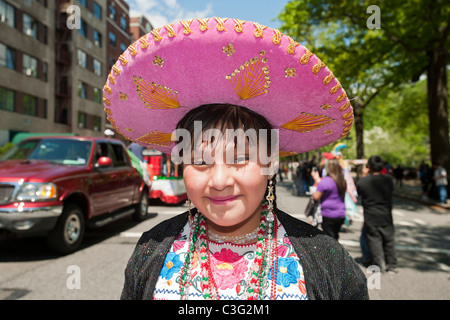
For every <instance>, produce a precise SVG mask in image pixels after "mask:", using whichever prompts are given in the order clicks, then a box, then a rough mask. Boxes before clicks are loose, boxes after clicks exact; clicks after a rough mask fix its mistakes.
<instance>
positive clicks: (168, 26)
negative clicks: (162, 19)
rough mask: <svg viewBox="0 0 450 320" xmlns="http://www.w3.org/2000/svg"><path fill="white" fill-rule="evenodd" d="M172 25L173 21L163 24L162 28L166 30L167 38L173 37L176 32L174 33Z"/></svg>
mask: <svg viewBox="0 0 450 320" xmlns="http://www.w3.org/2000/svg"><path fill="white" fill-rule="evenodd" d="M173 25H174V23H171V24H166V25H165V26H164V28H165V29H166V31H167V36H168V37H169V38H173V37H175V36H176V35H177V34H176V33H175V30H173Z"/></svg>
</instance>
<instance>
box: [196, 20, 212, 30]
mask: <svg viewBox="0 0 450 320" xmlns="http://www.w3.org/2000/svg"><path fill="white" fill-rule="evenodd" d="M208 20H209V18H207V19H197V21H198V22H199V23H200V24H199V25H198V28H199V29H200V31H206V30H208V29H209V27H208Z"/></svg>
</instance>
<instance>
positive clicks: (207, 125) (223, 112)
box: [176, 103, 276, 208]
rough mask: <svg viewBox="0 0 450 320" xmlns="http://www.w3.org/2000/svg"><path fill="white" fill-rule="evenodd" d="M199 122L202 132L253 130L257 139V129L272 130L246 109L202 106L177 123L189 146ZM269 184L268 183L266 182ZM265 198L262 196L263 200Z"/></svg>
mask: <svg viewBox="0 0 450 320" xmlns="http://www.w3.org/2000/svg"><path fill="white" fill-rule="evenodd" d="M195 121H201V124H202V132H204V131H206V130H208V129H219V130H220V131H221V132H224V131H225V130H226V129H239V128H240V129H244V130H248V129H254V130H255V131H256V134H257V138H258V139H259V138H260V137H259V129H266V130H267V131H268V132H269V133H270V132H271V129H273V126H272V124H271V123H270V122H269V121H268V120H267V119H266V118H265V117H263V116H262V115H260V114H258V113H256V112H254V111H252V110H250V109H248V108H246V107H241V106H237V105H233V104H227V103H214V104H204V105H201V106H199V107H197V108H194V109H192V110H190V111H189V112H188V113H186V115H185V116H184V117H183V118H182V119H181V120H180V121H179V122H178V124H177V127H176V128H177V129H186V130H187V131H188V132H189V133H190V134H191V139H192V141H191V145H194V143H193V142H194V139H195V138H194V122H195ZM266 143H267V151H268V152H271V150H272V139H271V135H270V134H268V136H267V141H266ZM268 183H269V181H268ZM275 185H276V174H275V175H274V176H273V177H272V186H273V191H274V196H275V199H274V201H273V205H274V208H276V192H275ZM266 196H267V190H266V194H265V195H264V200H265V199H266Z"/></svg>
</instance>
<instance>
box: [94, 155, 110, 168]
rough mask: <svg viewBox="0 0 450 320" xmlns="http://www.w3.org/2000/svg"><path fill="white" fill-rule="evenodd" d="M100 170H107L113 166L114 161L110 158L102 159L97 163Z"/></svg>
mask: <svg viewBox="0 0 450 320" xmlns="http://www.w3.org/2000/svg"><path fill="white" fill-rule="evenodd" d="M97 165H98V167H99V168H107V167H111V166H112V160H111V158H108V157H100V158H99V159H98V161H97Z"/></svg>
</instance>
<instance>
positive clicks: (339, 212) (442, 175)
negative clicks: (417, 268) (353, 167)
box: [280, 155, 448, 273]
mask: <svg viewBox="0 0 450 320" xmlns="http://www.w3.org/2000/svg"><path fill="white" fill-rule="evenodd" d="M339 160H341V161H339ZM343 163H345V162H344V161H343V160H342V158H341V157H340V156H339V155H337V156H332V157H323V160H322V161H321V162H320V163H315V162H314V161H313V160H309V161H300V162H294V163H282V164H281V165H280V168H281V169H280V178H281V179H282V178H283V175H285V177H286V176H287V177H289V176H292V180H293V186H294V188H293V190H294V194H296V195H300V196H301V195H308V196H311V198H312V200H314V202H315V203H316V205H315V207H314V208H312V207H311V205H308V207H307V211H305V214H306V215H307V216H308V218H309V222H310V223H311V224H313V225H314V226H318V227H320V228H321V229H322V230H323V231H324V232H325V233H327V234H328V235H330V236H331V237H333V238H335V239H339V232H340V230H341V227H342V226H343V224H344V223H345V220H346V219H350V220H351V215H350V216H349V210H348V209H349V208H348V206H349V204H350V205H351V204H352V202H351V201H346V200H347V199H346V196H347V197H348V196H349V194H351V193H352V192H351V190H352V189H351V188H348V186H347V183H348V182H352V179H350V180H349V179H348V177H347V179H346V177H344V175H345V173H346V172H347V173H348V172H349V170H348V168H343ZM364 163H365V164H364V165H363V168H362V171H361V172H360V174H359V177H358V180H357V184H356V192H354V193H353V195H354V196H357V197H358V200H357V201H354V203H353V205H356V203H358V204H359V205H361V206H362V208H363V214H364V224H363V228H362V230H361V237H360V244H361V252H362V257H360V258H358V259H357V261H358V262H360V263H361V264H362V265H364V266H369V265H376V266H378V267H379V268H380V270H381V271H386V272H389V273H395V272H397V258H396V253H395V249H394V244H395V240H394V238H395V236H394V234H395V232H394V224H393V219H392V196H393V191H394V188H395V187H399V188H402V187H403V179H404V178H405V177H407V178H415V177H417V176H415V175H414V174H415V170H411V169H405V168H403V167H402V166H401V165H397V166H396V167H395V168H392V167H391V166H390V165H389V163H386V162H384V161H383V159H382V158H381V157H379V156H372V157H370V158H369V159H368V160H367V161H364ZM345 169H347V171H346V170H345ZM406 170H408V171H407V172H405V171H406ZM289 171H291V172H289ZM418 172H419V174H418V178H419V179H420V181H421V185H422V191H423V197H424V198H432V199H434V200H435V201H437V202H441V203H446V200H447V184H448V180H447V172H446V170H445V168H444V167H443V166H442V165H439V164H438V163H433V165H432V166H429V165H427V164H426V163H425V162H422V163H421V165H420V167H419V169H418ZM312 200H311V201H312Z"/></svg>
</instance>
